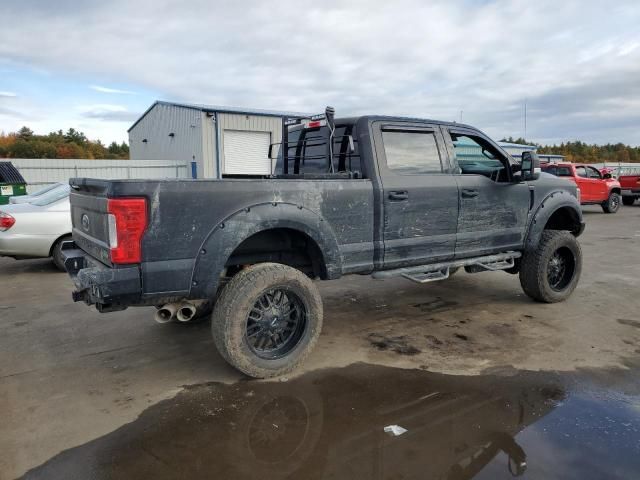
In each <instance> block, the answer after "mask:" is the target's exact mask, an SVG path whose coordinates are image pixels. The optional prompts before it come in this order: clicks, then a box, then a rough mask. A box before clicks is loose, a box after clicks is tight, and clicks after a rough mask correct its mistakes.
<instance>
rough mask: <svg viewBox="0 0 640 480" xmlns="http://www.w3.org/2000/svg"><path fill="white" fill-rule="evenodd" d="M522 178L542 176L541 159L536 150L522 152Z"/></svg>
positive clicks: (529, 178) (535, 178) (528, 178)
mask: <svg viewBox="0 0 640 480" xmlns="http://www.w3.org/2000/svg"><path fill="white" fill-rule="evenodd" d="M521 171H522V180H537V179H538V178H539V177H540V172H541V170H540V159H539V158H538V154H537V153H535V152H522V166H521Z"/></svg>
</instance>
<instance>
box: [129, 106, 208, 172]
mask: <svg viewBox="0 0 640 480" xmlns="http://www.w3.org/2000/svg"><path fill="white" fill-rule="evenodd" d="M206 118H207V117H206V114H204V113H203V112H201V111H199V110H194V109H192V108H184V107H179V106H176V105H163V104H157V105H155V106H154V107H153V108H152V109H151V110H150V111H149V112H148V113H147V114H146V115H145V116H144V117H143V118H142V119H141V120H140V121H139V122H138V123H137V124H136V125H135V126H134V127H133V128H132V129H131V131H130V132H129V149H130V157H131V159H132V160H136V161H137V160H180V161H182V162H191V161H195V162H196V163H197V165H198V178H203V177H205V176H206V175H204V172H205V163H207V162H206V160H204V159H203V136H202V124H203V122H204V121H206V120H205V119H206ZM210 120H211V119H209V121H210ZM170 133H173V136H169V134H170ZM144 139H147V141H146V142H143V140H144ZM214 158H215V157H214ZM208 160H209V162H211V159H208Z"/></svg>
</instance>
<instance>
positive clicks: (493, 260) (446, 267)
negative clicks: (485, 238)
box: [371, 252, 522, 283]
mask: <svg viewBox="0 0 640 480" xmlns="http://www.w3.org/2000/svg"><path fill="white" fill-rule="evenodd" d="M521 256H522V253H521V252H505V253H499V254H497V255H487V256H484V257H474V258H461V259H459V260H452V261H450V262H442V263H434V264H431V265H418V266H416V267H404V268H396V269H394V270H382V271H378V272H374V273H373V274H372V275H371V276H372V277H373V278H377V279H383V278H391V277H399V276H402V277H404V278H406V279H408V280H411V281H414V282H417V283H427V282H435V281H437V280H445V279H446V278H449V271H450V269H452V268H459V267H465V270H467V271H468V272H469V273H477V272H484V271H495V270H506V269H508V268H512V267H513V266H514V265H515V259H516V258H520V257H521Z"/></svg>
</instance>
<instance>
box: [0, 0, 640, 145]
mask: <svg viewBox="0 0 640 480" xmlns="http://www.w3.org/2000/svg"><path fill="white" fill-rule="evenodd" d="M76 3H77V2H71V1H70V0H65V1H62V2H57V3H56V7H55V8H53V7H51V6H50V4H49V3H48V2H46V1H44V0H40V1H37V0H23V1H22V2H10V5H9V6H8V7H6V8H5V9H4V12H3V19H4V20H5V21H4V22H3V29H2V32H1V33H0V58H1V57H5V58H7V59H8V60H9V61H12V62H14V64H23V65H28V66H30V67H39V68H46V69H49V70H52V71H57V72H65V74H67V73H68V72H75V73H76V74H78V75H80V74H81V75H83V76H92V77H94V78H100V79H101V80H100V81H99V82H98V83H102V82H104V84H115V85H119V84H125V85H136V90H140V91H142V90H147V91H149V90H150V91H154V92H158V96H159V97H161V98H168V99H175V100H183V101H191V102H196V103H210V104H221V105H231V106H246V107H255V108H271V109H283V110H293V111H312V112H313V111H322V110H324V106H325V105H327V104H331V105H333V106H335V107H336V110H337V113H338V115H347V114H361V113H383V114H405V115H411V116H418V117H427V118H437V119H443V120H453V119H458V118H459V112H460V110H464V121H465V122H467V123H471V124H473V125H476V126H478V127H480V128H482V129H484V130H486V131H487V132H488V133H489V134H491V135H493V136H494V137H498V136H503V135H506V136H508V135H513V136H521V135H523V118H522V111H523V109H522V106H523V103H524V101H525V99H528V106H529V107H530V108H529V109H528V110H529V116H528V122H527V124H528V125H527V134H528V136H529V137H530V139H531V140H533V141H540V140H542V139H558V140H562V139H575V138H581V139H582V140H586V141H612V142H615V141H624V142H628V143H632V144H640V129H637V128H636V129H635V130H634V129H631V128H628V125H629V123H630V122H633V121H635V119H636V117H637V115H636V113H635V112H636V111H637V108H634V103H633V102H634V97H633V95H635V94H636V92H637V89H636V87H635V86H634V85H633V79H637V78H640V48H638V33H637V25H638V21H639V20H640V7H638V5H637V1H636V0H620V1H618V2H615V3H613V4H612V3H610V2H609V3H607V2H600V1H596V0H592V1H580V0H567V1H564V2H560V3H559V2H557V1H556V0H540V1H536V2H530V1H527V0H513V1H507V0H496V1H482V2H477V1H464V0H461V1H437V0H434V1H430V2H423V1H420V0H399V1H397V2H386V1H382V0H368V1H358V0H354V1H352V2H348V3H345V2H338V1H337V0H329V1H327V2H317V3H306V4H305V5H304V6H303V7H301V6H300V3H299V2H295V1H292V0H283V1H282V2H277V3H276V4H273V3H265V2H260V1H243V2H214V3H212V2H210V1H208V0H194V1H193V2H190V4H189V8H188V9H185V8H184V6H183V4H182V3H181V2H178V1H174V0H138V1H136V2H129V1H127V0H114V1H113V2H108V4H107V3H106V2H100V1H97V0H94V1H88V2H83V3H82V7H81V8H76V7H75V4H76ZM22 18H29V22H27V23H25V22H22V21H20V20H21V19H22ZM71 48H72V49H73V55H70V54H69V51H70V49H71ZM616 78H617V79H622V80H621V81H620V82H617V83H616V82H613V81H612V79H616ZM93 87H99V85H93ZM99 88H102V89H105V90H109V92H106V91H105V92H104V93H118V92H115V90H117V89H110V88H107V87H99ZM94 90H96V89H95V88H94ZM111 90H113V91H114V92H111ZM97 91H102V90H97ZM122 92H124V91H122ZM635 98H637V97H635ZM603 106H604V108H606V111H607V112H609V114H608V115H603ZM86 115H90V113H87V112H85V116H86ZM101 115H104V116H106V117H108V116H111V117H114V116H115V117H122V116H123V115H126V113H124V112H108V111H107V112H102V113H101ZM106 117H105V119H106ZM93 118H97V117H93ZM578 119H579V120H580V121H578Z"/></svg>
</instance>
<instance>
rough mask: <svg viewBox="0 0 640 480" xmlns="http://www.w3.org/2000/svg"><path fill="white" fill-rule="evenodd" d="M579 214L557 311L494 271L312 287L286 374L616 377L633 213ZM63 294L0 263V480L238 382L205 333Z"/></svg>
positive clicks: (628, 346)
mask: <svg viewBox="0 0 640 480" xmlns="http://www.w3.org/2000/svg"><path fill="white" fill-rule="evenodd" d="M584 213H585V218H586V221H587V229H586V231H585V233H584V234H583V236H582V237H581V238H580V243H581V245H582V249H583V253H584V268H583V273H582V279H581V281H580V284H579V286H578V288H577V290H576V291H575V293H574V294H573V296H572V297H571V298H570V299H569V300H568V301H567V302H565V303H560V304H554V305H543V304H537V303H534V302H532V301H530V300H529V298H528V297H526V296H525V295H524V294H523V293H522V290H521V289H520V284H519V282H518V277H517V276H513V275H509V274H506V273H503V272H494V273H482V274H475V275H471V274H466V273H464V272H459V273H458V274H456V275H455V276H454V277H452V278H450V279H448V280H446V281H443V282H436V283H432V284H427V285H419V284H415V283H412V282H410V281H408V280H404V279H392V280H383V281H382V280H372V279H370V278H369V277H358V276H350V277H346V278H344V279H342V280H340V281H336V282H326V283H322V284H321V285H320V288H321V290H322V294H323V300H324V306H325V320H324V329H323V333H322V336H321V340H320V342H319V344H318V346H317V348H316V350H315V351H314V352H313V354H312V355H311V357H310V359H309V360H308V362H307V363H306V364H305V366H304V368H303V369H301V370H300V372H297V373H296V375H297V376H300V375H302V374H304V373H305V372H308V373H314V372H316V371H318V370H319V369H321V368H330V369H335V368H337V367H344V366H347V365H351V364H354V363H357V362H364V363H367V364H372V365H377V366H380V367H394V368H401V369H419V370H424V371H428V372H433V373H443V374H448V375H464V376H479V375H488V374H492V375H498V376H512V375H513V374H514V373H515V372H518V371H522V370H534V371H537V370H540V371H554V372H562V371H567V372H572V371H576V370H580V369H612V368H613V369H616V368H617V369H625V368H626V366H627V365H629V364H630V363H632V362H634V361H636V360H637V359H638V358H640V315H638V312H640V206H638V205H636V206H632V207H624V208H622V209H621V210H620V212H618V213H617V214H615V215H606V214H603V213H602V210H601V209H600V208H599V207H586V208H585V209H584ZM71 290H72V285H71V282H70V281H69V280H68V278H67V276H66V274H63V273H59V272H57V271H56V270H55V269H54V268H53V266H52V265H51V264H50V262H48V261H46V260H30V261H19V262H18V261H14V260H11V259H6V258H0V412H1V414H2V415H1V416H2V422H1V423H0V479H5V478H6V479H10V478H15V477H17V476H20V475H22V474H24V473H25V472H26V471H28V470H30V469H32V468H34V467H37V466H38V465H41V464H42V463H44V462H46V461H47V460H49V459H50V458H52V457H53V456H55V455H57V454H59V453H60V452H62V451H64V450H67V449H70V448H72V447H76V446H79V445H83V444H86V443H87V442H90V441H92V440H94V439H97V438H98V437H102V436H103V435H106V434H108V433H110V432H113V431H114V430H116V429H118V428H119V427H122V426H123V425H125V424H127V423H128V422H132V421H133V420H135V419H136V418H137V417H138V416H139V415H141V414H142V413H143V412H144V411H145V410H147V409H148V408H149V407H151V406H153V405H155V404H157V403H158V402H160V401H161V400H165V399H169V398H173V397H175V396H176V395H178V394H179V393H180V392H181V391H183V387H184V386H188V385H196V384H205V383H208V382H222V383H225V384H229V385H231V384H235V383H236V382H238V381H239V380H245V379H244V378H243V377H242V376H241V375H240V374H238V373H237V372H236V371H235V370H233V369H232V368H231V367H229V366H228V365H226V364H225V363H224V361H223V360H222V359H221V358H220V356H219V355H218V353H217V352H216V350H215V348H214V346H213V342H212V340H211V337H210V332H209V325H208V324H206V323H205V324H200V325H179V324H168V325H159V324H156V323H155V322H154V321H153V313H154V309H152V308H132V309H129V310H126V311H124V312H116V313H110V314H99V313H98V312H96V311H95V310H94V309H92V308H89V307H86V306H85V305H83V304H74V303H73V302H72V301H71ZM403 371H404V370H403ZM288 380H291V381H295V379H292V378H290V379H288ZM257 383H258V382H257ZM259 383H260V384H264V383H265V382H259Z"/></svg>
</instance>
